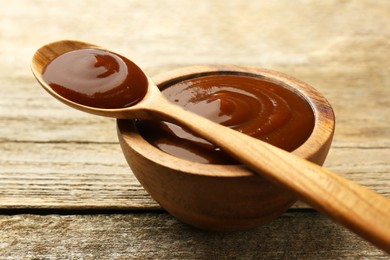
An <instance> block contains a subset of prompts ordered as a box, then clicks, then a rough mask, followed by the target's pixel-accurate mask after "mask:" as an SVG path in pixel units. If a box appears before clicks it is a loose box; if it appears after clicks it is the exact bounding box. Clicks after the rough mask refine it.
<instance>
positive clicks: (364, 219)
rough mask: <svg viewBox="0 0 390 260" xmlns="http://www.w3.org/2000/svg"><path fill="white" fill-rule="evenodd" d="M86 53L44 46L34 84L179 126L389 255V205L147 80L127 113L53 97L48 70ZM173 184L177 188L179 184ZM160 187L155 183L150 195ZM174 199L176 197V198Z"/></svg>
mask: <svg viewBox="0 0 390 260" xmlns="http://www.w3.org/2000/svg"><path fill="white" fill-rule="evenodd" d="M84 48H97V49H103V48H101V47H98V46H96V45H93V44H87V43H81V42H76V41H60V42H56V43H52V44H48V45H45V46H43V47H42V48H40V49H39V50H38V51H37V52H36V54H35V55H34V57H33V61H32V71H33V73H34V75H35V77H36V79H37V80H38V82H39V83H40V84H41V85H42V86H43V87H44V88H45V89H46V91H48V92H49V93H50V94H51V95H53V96H54V97H55V98H57V99H58V100H60V101H62V102H64V103H65V104H67V105H69V106H71V107H73V108H76V109H79V110H82V111H84V112H88V113H92V114H96V115H101V116H109V117H116V118H121V119H136V118H137V119H160V120H164V121H168V122H171V123H174V124H177V125H180V126H182V127H184V128H185V129H188V130H189V131H190V132H193V133H196V134H197V135H199V136H201V137H203V138H204V139H206V140H208V141H209V142H210V143H212V144H214V145H216V146H217V147H219V148H221V149H223V150H224V151H225V152H226V153H228V154H230V155H231V156H232V157H234V158H235V159H237V160H238V161H240V162H241V163H242V164H243V165H245V166H246V167H248V168H249V169H251V171H252V172H253V173H256V174H258V175H260V176H261V177H262V178H265V179H267V180H269V181H270V182H274V183H276V184H277V185H280V186H282V187H284V188H285V189H287V190H289V191H290V192H291V193H293V194H294V196H296V197H298V198H299V199H301V200H303V201H305V202H306V203H307V204H309V205H311V206H313V207H314V208H315V209H317V210H319V211H321V212H323V213H325V214H326V215H328V216H329V217H330V218H332V219H333V220H335V221H336V222H338V223H340V224H342V225H344V226H346V227H347V228H349V229H351V230H352V231H354V232H356V233H357V234H359V235H361V236H362V237H364V238H366V239H367V240H369V241H371V242H372V243H374V244H375V245H377V246H379V247H381V248H382V249H384V250H386V251H387V252H389V253H390V235H389V234H390V200H389V199H387V198H385V197H383V196H381V195H379V194H377V193H375V192H373V191H370V190H368V189H366V188H364V187H362V186H360V185H358V184H356V183H353V182H351V181H348V180H346V179H343V178H341V177H340V176H338V175H337V174H335V173H332V172H330V171H329V170H326V169H324V168H321V167H320V166H318V165H317V164H314V163H312V162H310V161H308V160H305V159H302V158H300V157H299V156H296V155H294V154H292V153H289V152H286V151H284V150H281V149H279V148H277V147H275V146H272V145H270V144H267V143H264V142H262V141H260V140H257V139H254V138H252V137H250V136H247V135H245V134H242V133H240V132H238V131H235V130H233V129H230V128H228V127H224V126H222V125H219V124H216V123H213V122H211V121H209V120H208V119H205V118H203V117H201V116H199V115H196V114H194V113H191V112H188V111H185V110H183V109H181V108H179V107H178V106H176V105H173V104H172V103H170V102H169V101H167V100H166V99H165V98H164V97H163V95H162V94H161V93H160V91H159V89H158V88H157V86H156V85H155V84H153V83H152V81H151V80H150V79H149V78H148V86H147V91H146V95H145V96H144V97H143V99H142V100H141V101H140V102H138V103H137V104H135V105H134V106H131V107H124V108H114V109H103V108H95V107H90V106H85V105H81V104H78V103H75V102H73V101H70V100H68V99H66V98H64V97H63V96H61V95H59V94H57V93H56V92H55V91H53V90H52V89H51V87H50V86H49V84H48V83H47V82H45V81H44V79H43V77H42V74H43V72H44V70H45V68H46V66H47V65H48V64H50V62H52V61H53V60H54V59H55V58H56V57H59V56H61V55H63V54H64V53H66V52H69V51H71V50H80V49H84ZM142 76H145V75H142ZM275 76H276V78H278V77H279V76H280V74H278V73H276V74H275ZM279 78H280V77H279ZM296 82H298V81H296ZM329 123H330V124H332V122H329ZM151 165H152V164H151ZM177 184H178V185H180V183H179V182H177ZM158 185H159V183H154V184H153V186H151V189H153V188H155V187H158ZM176 196H178V197H180V194H177V195H176ZM236 210H239V208H237V209H236Z"/></svg>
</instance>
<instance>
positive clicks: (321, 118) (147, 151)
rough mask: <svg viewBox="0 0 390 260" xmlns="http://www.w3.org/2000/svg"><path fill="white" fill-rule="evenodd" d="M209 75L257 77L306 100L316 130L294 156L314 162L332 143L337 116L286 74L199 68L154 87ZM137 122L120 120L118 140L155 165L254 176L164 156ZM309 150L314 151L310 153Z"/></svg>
mask: <svg viewBox="0 0 390 260" xmlns="http://www.w3.org/2000/svg"><path fill="white" fill-rule="evenodd" d="M209 75H241V76H249V77H256V78H259V79H261V80H265V81H269V82H272V83H275V84H278V85H280V86H282V87H285V88H287V89H289V90H291V91H293V92H294V93H296V94H297V95H300V96H301V97H303V98H304V99H305V100H306V101H307V102H308V104H309V105H310V106H311V108H312V110H313V114H314V128H313V131H312V133H311V135H310V136H309V138H308V139H307V140H306V141H305V142H304V143H303V144H302V145H301V146H299V147H298V148H297V149H295V150H294V151H292V153H293V154H295V155H297V156H300V157H304V158H310V157H312V156H314V155H315V154H316V153H317V152H319V151H320V150H321V148H322V147H323V146H324V145H326V144H327V143H328V142H329V140H331V139H332V137H333V133H334V128H335V115H334V111H333V108H332V106H331V105H330V103H329V102H328V100H327V99H326V98H325V97H324V96H323V95H322V94H321V93H320V92H319V91H318V90H316V89H315V88H314V87H312V86H310V85H309V84H307V83H305V82H303V81H300V80H298V79H296V78H293V77H291V76H289V75H286V74H284V73H281V72H278V71H274V70H270V69H265V68H259V67H253V66H237V65H195V66H189V67H184V68H179V69H175V70H172V71H168V72H165V73H162V74H159V75H157V76H155V77H152V78H153V81H154V83H155V84H156V85H157V86H158V87H159V88H161V89H162V88H165V87H167V86H170V85H173V84H175V83H178V82H180V81H183V80H188V79H192V78H198V77H204V76H209ZM134 122H135V120H129V119H117V131H118V137H119V139H120V140H121V141H122V142H121V143H122V145H127V146H129V147H131V149H133V150H134V151H135V152H137V153H138V154H140V155H142V156H143V157H145V158H146V159H148V160H150V161H152V162H155V163H157V164H159V165H162V166H164V167H166V168H170V169H173V170H176V171H181V172H184V173H188V174H195V175H204V176H214V177H217V176H218V177H243V176H253V175H254V173H253V172H251V171H250V170H249V169H248V168H247V167H245V166H244V165H221V164H205V163H200V162H194V161H189V160H186V159H182V158H178V157H176V156H173V155H170V154H168V153H166V152H163V151H161V150H160V149H158V148H157V147H155V146H153V145H152V144H150V143H149V142H147V141H146V140H145V139H144V138H143V137H142V136H141V135H140V134H139V133H138V130H137V129H136V127H135V124H134ZM325 126H326V127H325ZM307 147H310V149H308V148H307Z"/></svg>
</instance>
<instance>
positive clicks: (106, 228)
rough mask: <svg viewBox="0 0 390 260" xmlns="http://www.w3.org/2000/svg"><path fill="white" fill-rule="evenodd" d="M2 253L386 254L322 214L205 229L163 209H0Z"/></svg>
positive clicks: (316, 256) (315, 256) (299, 256)
mask: <svg viewBox="0 0 390 260" xmlns="http://www.w3.org/2000/svg"><path fill="white" fill-rule="evenodd" d="M0 241H1V242H0V255H1V256H2V258H5V259H27V258H28V259H64V258H66V259H79V258H83V259H128V258H135V259H388V256H387V255H386V254H385V253H384V252H382V251H380V250H379V249H376V248H375V247H373V246H372V245H370V244H368V242H366V241H363V240H362V239H360V238H359V237H358V236H356V235H355V234H353V233H351V232H349V231H348V230H346V229H344V228H340V227H339V226H337V225H336V224H334V223H332V222H331V221H329V220H328V219H326V218H325V217H323V216H322V215H320V214H317V213H312V212H299V211H298V212H297V211H295V212H289V213H286V214H284V215H283V216H281V217H280V218H278V219H276V220H274V221H273V222H271V223H269V224H267V225H264V226H262V227H259V228H257V229H254V230H251V231H245V232H230V233H229V232H225V233H224V232H206V231H202V230H198V229H194V228H191V227H189V226H187V225H184V224H182V223H180V222H178V221H177V220H176V219H174V218H173V217H171V216H170V215H168V214H165V213H161V214H149V213H142V214H119V215H109V214H108V215H79V216H77V215H45V216H40V215H11V216H0Z"/></svg>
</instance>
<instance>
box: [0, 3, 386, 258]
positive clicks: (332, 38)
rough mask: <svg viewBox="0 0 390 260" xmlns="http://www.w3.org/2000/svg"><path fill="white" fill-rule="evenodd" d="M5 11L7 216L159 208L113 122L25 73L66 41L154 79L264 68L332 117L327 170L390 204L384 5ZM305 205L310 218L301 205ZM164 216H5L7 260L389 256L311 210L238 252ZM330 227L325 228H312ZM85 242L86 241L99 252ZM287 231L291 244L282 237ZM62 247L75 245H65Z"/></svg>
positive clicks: (0, 148)
mask: <svg viewBox="0 0 390 260" xmlns="http://www.w3.org/2000/svg"><path fill="white" fill-rule="evenodd" d="M0 3H1V4H2V5H1V6H2V8H0V17H1V19H0V38H1V41H0V86H1V87H0V97H1V98H0V208H1V209H7V208H21V209H31V208H43V209H50V208H56V209H66V208H69V207H71V208H84V207H85V208H86V209H88V207H90V208H94V207H95V208H96V207H99V208H101V209H102V208H103V209H104V208H110V207H113V208H117V209H118V208H121V209H126V210H133V209H134V210H139V209H147V210H148V209H153V210H154V209H156V208H158V205H157V204H156V203H155V202H154V201H153V200H151V199H150V197H149V196H148V195H147V194H146V193H145V192H144V191H143V189H142V188H141V187H140V185H139V184H138V182H137V181H136V180H135V178H134V176H133V175H132V174H131V173H130V171H129V169H128V167H127V165H126V162H125V160H124V158H123V155H122V154H121V152H120V148H119V146H118V143H117V138H116V131H115V123H114V120H112V119H107V118H100V117H94V116H90V115H87V114H83V113H81V112H78V111H73V110H72V109H70V108H67V107H66V106H64V105H62V104H60V103H59V102H57V101H56V100H53V99H52V98H51V97H50V96H49V95H47V93H45V92H44V91H43V90H41V89H40V88H39V87H38V85H37V84H36V83H35V80H34V79H33V77H32V74H31V71H30V68H29V64H30V62H31V58H32V55H33V53H34V51H35V50H36V49H37V48H38V47H39V46H42V45H43V44H46V43H48V42H51V41H55V40H60V39H79V40H84V41H87V42H94V43H96V44H99V45H101V46H106V47H107V48H110V49H113V50H116V51H117V52H119V53H123V54H124V55H126V56H128V57H131V58H132V59H133V60H134V61H136V62H137V63H138V64H140V65H141V67H142V68H144V69H145V70H146V71H147V73H148V74H149V75H152V76H153V75H156V74H158V73H162V72H166V71H169V70H171V69H174V68H180V67H184V66H189V65H194V64H209V63H217V64H237V65H255V66H259V67H267V68H271V69H275V70H279V71H282V72H285V73H287V74H290V75H292V76H294V77H296V78H298V79H301V80H303V81H305V82H308V83H309V84H311V85H313V86H315V87H316V88H317V89H319V90H320V91H321V92H322V93H323V94H324V96H325V97H326V98H327V99H328V100H329V101H330V103H331V104H332V106H333V108H334V110H335V114H336V133H335V137H334V142H333V145H332V148H331V150H330V153H329V156H328V158H327V161H326V163H325V166H326V167H327V168H329V169H331V170H332V171H335V172H337V173H338V174H340V175H341V176H343V177H346V178H348V179H351V180H353V181H355V182H358V183H359V184H361V185H364V186H367V187H368V188H370V189H373V190H375V191H377V192H379V193H381V194H383V195H385V196H387V197H390V177H389V172H390V138H389V136H390V117H389V116H388V115H390V88H389V85H390V71H389V69H388V68H389V67H390V60H389V59H388V57H389V53H390V42H389V40H388V39H389V37H390V27H389V26H388V24H390V8H389V1H387V0H378V1H370V0H360V1H342V0H329V1H326V2H324V1H320V2H319V1H314V0H309V1H294V2H293V1H289V0H279V1H251V2H246V3H245V4H243V2H242V1H240V0H231V1H222V0H213V1H193V0H188V1H176V0H166V1H115V4H114V3H112V4H110V5H109V6H107V4H106V2H104V1H102V2H96V1H95V2H93V4H92V3H91V1H89V0H81V1H78V2H77V4H75V3H74V2H73V1H61V3H53V2H52V1H48V0H41V1H29V0H17V1H5V0H0ZM172 14H174V15H172ZM209 14H212V15H209ZM96 17H100V18H101V19H95V18H96ZM141 24H142V26H140V25H141ZM194 25H196V26H194ZM243 28H244V29H243ZM106 181H107V183H109V184H110V185H109V186H108V185H105V182H106ZM127 183H129V185H127ZM111 186H112V187H115V188H114V189H112V188H111ZM93 199H96V201H97V203H95V201H93ZM295 207H298V208H300V209H307V208H308V207H307V206H306V205H304V204H302V203H299V204H297V205H296V206H295ZM2 212H3V211H2ZM22 212H23V211H22ZM52 212H54V211H52ZM160 216H162V215H159V214H156V215H155V214H150V215H143V214H134V215H129V216H128V215H124V216H122V215H104V216H89V217H86V216H81V215H69V216H56V215H49V216H30V215H15V216H1V229H0V232H1V233H0V252H1V255H5V256H9V257H8V258H9V259H12V258H13V257H12V256H20V257H15V258H16V259H20V258H23V257H24V258H27V259H28V258H34V256H36V257H35V258H43V259H45V258H61V256H63V255H67V256H69V257H68V258H71V256H72V255H73V256H74V257H73V258H86V259H88V258H93V256H97V257H96V258H99V256H102V257H100V258H104V256H108V257H107V258H110V257H111V258H115V256H117V258H128V257H127V256H128V255H131V254H133V255H135V256H137V254H138V255H141V256H146V258H157V257H153V256H154V255H157V256H161V257H160V258H164V256H167V257H166V258H168V257H169V256H177V257H176V258H180V256H184V257H186V258H190V257H191V256H193V252H196V253H198V255H197V256H198V258H207V257H208V256H210V255H211V256H215V258H227V256H226V255H227V254H225V252H228V253H229V255H231V256H233V257H234V256H237V258H238V257H239V256H240V255H243V256H244V257H243V258H245V256H247V258H251V256H252V255H251V252H254V255H255V256H257V258H262V256H264V257H263V258H277V259H280V258H282V259H283V258H285V259H291V258H306V259H310V258H311V259H314V258H315V259H332V258H336V259H337V258H347V259H356V258H368V259H370V258H371V259H381V258H382V259H386V258H388V256H385V255H384V254H383V253H382V252H381V251H379V250H377V249H375V248H374V247H371V246H367V243H366V242H364V241H363V240H361V239H359V238H357V237H356V236H355V235H352V234H350V233H349V232H348V231H346V230H345V229H343V228H340V227H338V226H336V225H334V224H333V223H331V222H329V221H328V220H326V219H324V218H322V217H318V215H315V216H314V215H312V212H310V213H308V218H305V217H303V218H302V217H300V214H299V213H298V214H297V212H295V211H294V212H291V213H289V215H288V216H289V217H288V218H285V217H282V218H281V219H280V220H279V219H277V220H276V221H277V223H279V224H277V225H273V223H271V225H270V226H267V228H266V229H259V230H260V231H256V232H258V233H256V232H255V233H251V234H253V235H250V236H247V237H244V236H243V234H245V233H238V234H237V235H233V236H234V237H235V238H233V239H231V240H229V239H228V238H227V237H224V236H222V235H220V234H209V233H207V234H206V233H202V235H196V234H198V233H197V232H198V231H193V230H192V231H189V229H188V228H184V229H183V228H182V227H181V225H179V226H178V224H177V223H176V222H175V221H174V220H172V218H170V217H169V216H166V215H163V217H162V218H161V219H160ZM99 218H101V219H100V220H99ZM131 219H133V221H131ZM321 219H322V220H323V221H326V222H327V223H329V226H328V225H324V226H319V227H318V229H317V228H316V229H313V230H311V229H310V228H311V227H313V226H316V224H318V223H319V222H320V223H323V222H322V220H321ZM143 220H144V221H143ZM172 221H173V222H172ZM67 226H68V227H69V226H71V227H70V228H69V229H67ZM150 227H155V228H156V229H157V230H160V231H162V233H159V234H161V235H159V236H157V238H158V239H155V240H148V239H147V238H150V239H153V238H154V235H155V233H154V232H153V231H155V230H156V229H151V228H150ZM158 227H159V228H160V229H158ZM170 228H172V229H170ZM83 230H89V231H88V234H89V235H90V237H91V239H90V240H88V237H87V236H85V234H84V233H83V232H82V231H83ZM111 230H112V232H111V233H110V231H111ZM134 230H137V231H136V233H132V232H133V231H134ZM283 230H287V231H288V232H287V231H286V234H284V233H279V232H283ZM164 231H165V233H164ZM303 231H308V232H303ZM134 232H135V231H134ZM194 232H195V233H194ZM346 232H347V233H346ZM92 234H95V236H93V235H92ZM131 234H135V235H133V236H132V235H131ZM289 234H296V235H297V236H298V239H294V238H293V237H291V236H290V235H289ZM59 237H66V239H64V240H61V242H59ZM126 237H127V238H126ZM264 237H265V238H266V239H263V238H264ZM115 238H118V240H115ZM130 238H131V239H130ZM176 238H177V239H176ZM270 238H271V239H270ZM157 240H158V243H157V242H156V241H157ZM220 240H222V241H225V242H226V244H227V245H226V247H225V246H221V244H220V243H217V241H220ZM51 241H53V242H51ZM54 241H55V242H54ZM62 241H65V242H64V243H62ZM96 241H98V242H96ZM113 241H116V243H113ZM204 241H206V242H207V243H204ZM210 241H214V242H213V243H211V242H210ZM95 242H96V243H95ZM248 243H250V244H249V245H250V246H249V247H248V246H247V245H248ZM209 244H210V245H212V246H208V245H209ZM273 245H275V246H273ZM172 247H173V248H174V250H172V251H171V248H172ZM52 248H54V249H55V251H54V250H51V249H52ZM69 248H71V250H70V251H68V250H66V249H69ZM199 248H201V249H199ZM230 248H234V249H232V250H229V249H230ZM256 250H257V251H256ZM18 252H20V253H19V254H18ZM159 252H160V254H159ZM51 256H53V257H51ZM56 256H57V257H56ZM63 258H66V257H63ZM144 258H145V257H144Z"/></svg>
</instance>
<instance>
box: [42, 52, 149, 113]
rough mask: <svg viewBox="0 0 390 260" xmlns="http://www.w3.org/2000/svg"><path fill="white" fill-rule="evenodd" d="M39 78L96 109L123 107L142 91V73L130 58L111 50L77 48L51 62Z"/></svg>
mask: <svg viewBox="0 0 390 260" xmlns="http://www.w3.org/2000/svg"><path fill="white" fill-rule="evenodd" d="M42 78H43V80H44V81H45V82H46V83H47V84H48V85H49V86H50V87H51V88H52V89H53V90H54V91H55V92H57V93H58V94H59V95H61V96H62V97H64V98H66V99H68V100H71V101H73V102H76V103H78V104H82V105H86V106H91V107H96V108H123V107H128V106H132V105H134V104H136V103H137V102H139V101H140V100H141V99H142V98H143V97H144V96H145V94H146V91H147V87H148V81H147V78H146V76H145V74H144V73H143V72H142V70H141V69H140V68H138V67H137V65H135V64H134V63H132V62H131V61H130V60H128V59H126V58H125V57H123V56H120V55H118V54H115V53H113V52H109V51H105V50H99V49H80V50H75V51H71V52H67V53H64V54H62V55H60V56H58V57H57V58H55V59H54V60H53V61H51V62H50V63H49V64H48V65H47V66H46V68H45V69H44V71H43V73H42Z"/></svg>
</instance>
